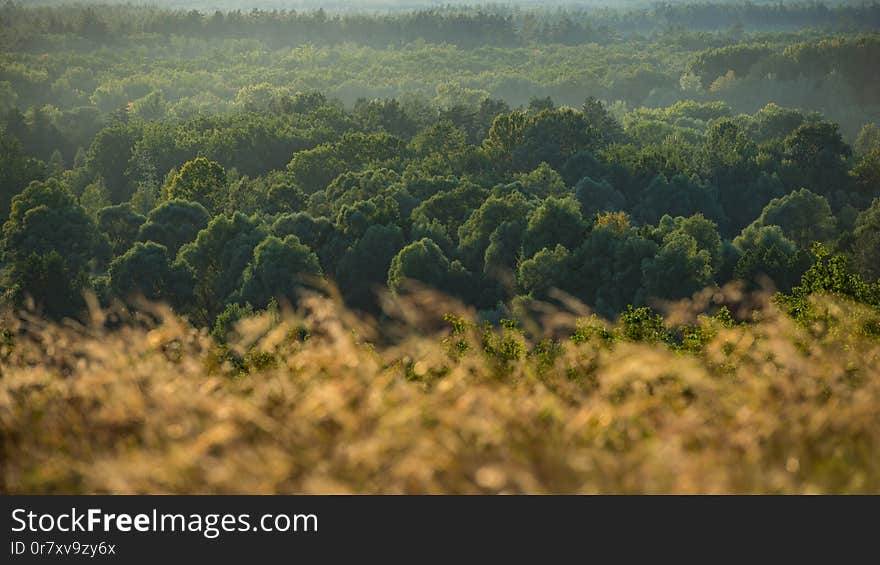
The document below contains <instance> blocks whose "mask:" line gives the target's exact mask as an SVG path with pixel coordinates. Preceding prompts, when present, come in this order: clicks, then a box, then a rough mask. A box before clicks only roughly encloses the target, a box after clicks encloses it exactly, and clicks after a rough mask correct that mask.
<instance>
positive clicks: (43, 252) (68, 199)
mask: <svg viewBox="0 0 880 565" xmlns="http://www.w3.org/2000/svg"><path fill="white" fill-rule="evenodd" d="M108 247H109V246H108V244H107V240H106V239H105V238H104V237H103V236H102V235H101V234H100V233H99V232H98V231H97V230H96V229H95V226H94V224H93V223H92V221H91V220H90V219H89V218H88V216H86V214H85V212H84V211H83V209H82V207H80V206H79V204H77V203H76V199H75V198H74V197H73V195H72V194H70V192H69V191H68V190H67V189H66V188H65V187H64V186H62V185H61V184H60V183H59V182H58V181H57V180H55V179H49V180H48V181H46V182H39V181H34V182H32V183H31V184H30V185H28V187H27V188H26V189H25V190H24V191H22V192H21V193H20V194H18V195H17V196H15V197H14V198H13V199H12V209H11V211H10V214H9V219H8V220H7V221H6V223H5V224H3V238H2V240H0V249H2V251H3V256H4V261H5V262H6V264H7V270H8V272H7V276H8V283H9V287H10V288H11V289H12V292H13V295H14V298H15V300H16V302H18V303H19V304H20V303H21V300H22V299H24V298H25V297H26V296H30V297H32V298H33V299H34V301H35V303H36V305H37V307H38V308H42V309H43V310H44V312H45V313H46V314H47V315H49V316H52V317H56V318H58V317H62V316H68V315H73V314H76V313H77V312H78V311H79V309H80V308H81V306H82V300H81V295H80V294H81V291H82V289H83V288H84V287H85V286H86V285H87V283H88V271H89V263H90V262H91V261H92V260H93V259H95V258H103V256H104V255H105V254H106V253H107V251H108Z"/></svg>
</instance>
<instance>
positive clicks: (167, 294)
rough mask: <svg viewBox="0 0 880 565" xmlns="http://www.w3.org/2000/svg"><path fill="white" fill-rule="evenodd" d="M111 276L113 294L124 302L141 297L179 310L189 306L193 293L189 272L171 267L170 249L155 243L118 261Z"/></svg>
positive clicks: (112, 265) (136, 247) (136, 248)
mask: <svg viewBox="0 0 880 565" xmlns="http://www.w3.org/2000/svg"><path fill="white" fill-rule="evenodd" d="M108 274H109V275H110V283H109V287H110V291H111V292H112V293H113V295H114V296H117V297H119V298H121V299H129V298H135V297H138V296H142V297H144V298H146V299H148V300H153V301H167V302H169V303H171V304H173V305H175V306H178V305H184V304H186V303H187V301H188V299H189V298H190V295H191V293H192V287H193V279H192V274H191V273H190V271H189V270H188V269H186V268H185V267H184V266H183V265H180V264H175V263H172V258H171V257H170V256H169V254H168V249H166V248H165V246H164V245H159V244H158V243H154V242H152V241H148V242H146V243H143V242H140V241H139V242H137V243H135V244H134V246H132V247H131V248H130V249H129V250H128V251H126V252H125V253H124V254H122V255H120V256H119V257H116V258H115V259H114V260H113V261H112V262H111V263H110V268H109V269H108Z"/></svg>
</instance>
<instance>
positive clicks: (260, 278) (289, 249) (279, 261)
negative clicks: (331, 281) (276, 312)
mask: <svg viewBox="0 0 880 565" xmlns="http://www.w3.org/2000/svg"><path fill="white" fill-rule="evenodd" d="M320 276H321V266H320V265H319V264H318V257H317V256H316V255H315V254H314V253H313V252H312V250H311V249H309V248H308V247H306V246H305V245H303V244H302V243H300V241H299V239H297V237H296V236H292V235H289V236H287V237H285V238H284V239H279V238H277V237H275V236H271V235H270V236H269V237H267V238H266V239H264V240H263V241H262V242H260V244H259V245H257V246H256V248H254V250H253V261H251V263H250V264H249V265H248V266H247V268H246V269H245V271H244V273H243V275H242V283H241V290H240V291H239V297H240V300H241V301H244V302H247V303H249V304H251V305H252V306H253V307H254V308H256V309H262V308H265V307H266V306H267V305H268V304H269V303H270V302H271V301H272V299H273V298H274V299H276V300H278V301H284V302H287V303H290V304H291V305H295V304H296V302H297V293H298V292H299V291H300V290H301V289H303V288H314V283H315V280H314V279H316V278H317V277H320Z"/></svg>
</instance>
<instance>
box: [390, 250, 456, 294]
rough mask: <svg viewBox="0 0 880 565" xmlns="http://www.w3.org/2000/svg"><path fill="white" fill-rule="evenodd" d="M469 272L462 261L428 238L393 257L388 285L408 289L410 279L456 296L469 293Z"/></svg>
mask: <svg viewBox="0 0 880 565" xmlns="http://www.w3.org/2000/svg"><path fill="white" fill-rule="evenodd" d="M467 279H468V273H467V271H465V269H464V267H463V266H462V265H461V263H459V262H458V261H450V260H449V259H448V258H447V257H446V255H444V254H443V251H442V250H441V249H440V247H438V246H437V244H436V243H434V242H433V241H431V240H430V239H428V238H422V239H420V240H419V241H415V242H413V243H410V244H409V245H407V246H406V247H404V248H403V249H401V250H400V252H399V253H398V254H397V255H395V256H394V259H392V260H391V266H390V267H389V269H388V288H390V289H391V291H392V292H394V293H399V292H402V291H404V290H405V285H406V284H407V281H416V282H419V283H421V284H423V285H426V286H428V287H431V288H435V289H437V290H440V291H441V292H445V293H447V294H451V295H453V296H463V294H465V292H464V291H465V289H466V286H465V285H466V284H467Z"/></svg>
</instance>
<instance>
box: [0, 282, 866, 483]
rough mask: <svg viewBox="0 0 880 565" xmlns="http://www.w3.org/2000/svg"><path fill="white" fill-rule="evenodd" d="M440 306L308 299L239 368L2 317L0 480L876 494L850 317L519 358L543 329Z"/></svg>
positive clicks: (264, 332) (179, 350)
mask: <svg viewBox="0 0 880 565" xmlns="http://www.w3.org/2000/svg"><path fill="white" fill-rule="evenodd" d="M454 307H455V306H454V305H451V304H447V303H445V302H444V301H442V300H441V299H440V298H439V297H436V296H433V295H426V294H422V295H416V296H413V297H411V298H410V299H408V300H401V301H398V302H396V303H394V308H389V311H390V312H391V313H390V315H389V318H388V319H387V320H384V321H383V323H382V324H381V326H379V325H376V324H370V323H367V322H365V321H363V320H360V319H358V318H357V317H356V316H353V315H352V314H350V313H348V312H345V311H344V310H342V309H341V308H340V307H339V306H338V304H337V303H336V302H334V301H331V300H329V299H326V298H320V297H311V298H308V299H306V300H304V301H303V306H302V308H301V311H299V312H297V313H296V314H293V313H287V314H284V315H282V316H281V317H280V319H278V318H277V317H271V316H266V317H263V318H259V317H258V318H253V319H249V320H245V321H244V322H243V323H241V324H240V326H239V328H238V330H239V331H238V335H237V336H236V340H237V341H238V342H239V343H238V345H236V344H232V347H231V351H232V353H233V354H234V355H232V357H234V358H236V359H239V360H242V359H243V361H240V362H239V363H233V362H230V361H229V360H228V359H229V357H230V356H229V355H225V354H224V353H223V352H221V351H219V350H218V347H217V346H216V344H214V343H213V342H212V341H211V340H210V339H209V338H208V337H207V334H206V333H205V332H204V331H198V330H196V329H194V328H193V327H191V326H190V325H188V324H187V323H185V322H184V321H181V320H180V319H179V318H176V317H175V316H174V315H172V314H171V313H170V312H169V311H165V310H161V309H156V310H155V311H153V312H152V313H151V315H150V316H142V317H140V318H138V319H133V320H127V321H126V323H124V324H121V325H120V327H117V328H114V329H112V330H105V329H103V328H104V327H105V324H104V321H105V320H104V319H105V317H106V316H109V315H110V314H108V313H105V312H99V311H97V310H95V311H94V312H93V317H94V319H95V320H94V323H93V324H92V326H91V327H84V326H78V325H74V324H67V325H57V324H50V323H45V322H42V321H40V320H38V319H26V320H20V319H18V318H13V317H12V316H7V317H6V318H5V320H6V321H5V322H4V325H5V328H6V329H7V330H8V331H9V332H11V334H12V335H13V336H14V345H13V346H12V347H11V349H10V348H8V347H7V348H6V349H4V354H3V355H5V357H0V363H2V365H0V367H2V369H0V370H2V376H0V461H2V466H0V481H2V483H0V489H2V490H3V491H4V492H9V493H33V492H40V493H105V492H110V493H189V492H196V493H236V492H256V493H327V492H334V493H335V492H340V493H352V492H353V493H496V492H509V493H518V492H528V493H551V492H570V493H628V492H650V493H666V492H678V493H695V492H699V493H831V492H846V493H849V492H877V491H878V490H880V342H878V340H877V339H876V338H872V337H869V336H866V335H865V332H863V331H862V330H863V328H864V322H865V321H866V320H867V319H868V317H869V316H871V314H870V313H869V312H867V311H863V310H861V309H860V308H859V307H857V306H855V305H852V304H846V303H840V302H832V301H829V300H825V301H822V302H820V303H819V304H818V305H817V308H818V309H820V310H823V311H824V313H825V314H826V315H825V316H823V317H821V318H820V319H822V320H824V322H823V323H822V324H821V325H815V326H813V327H804V326H802V325H799V324H797V323H795V322H794V321H792V320H791V319H789V318H788V317H787V316H784V315H782V314H780V313H779V312H778V311H776V310H775V309H774V308H773V307H771V306H764V307H763V308H762V309H761V310H760V312H759V315H758V316H757V319H758V321H757V322H755V323H751V324H741V325H735V326H734V327H721V328H717V334H716V335H715V336H714V337H713V338H711V340H710V341H709V342H708V343H707V344H706V345H705V346H704V347H703V348H702V349H701V350H699V351H698V352H696V353H683V352H680V351H673V350H672V349H670V348H669V347H667V346H665V345H661V344H645V343H633V342H628V341H625V340H617V341H607V340H603V339H599V338H598V337H595V336H594V337H591V338H589V339H586V341H584V342H583V343H578V344H575V343H573V342H571V341H569V340H566V339H560V340H559V342H558V344H561V347H559V346H558V345H557V344H556V342H553V341H544V342H543V343H544V345H543V346H541V347H536V346H535V345H536V343H537V342H538V341H539V340H542V339H544V338H545V337H547V336H543V335H538V334H535V335H534V337H531V338H526V337H525V336H524V335H523V334H522V333H520V332H518V331H513V330H509V329H508V330H505V331H500V330H498V331H497V332H496V334H495V336H494V337H492V336H488V337H487V335H486V334H484V333H482V331H481V330H480V329H479V326H478V325H476V324H474V325H470V324H467V323H462V324H460V325H459V327H458V329H459V331H458V332H457V335H450V331H449V329H448V328H449V325H448V324H445V323H444V322H443V321H442V313H444V312H447V311H450V310H449V309H450V308H454ZM874 316H876V314H874ZM148 317H149V318H150V319H151V320H156V319H158V320H159V321H158V322H153V321H147V320H146V318H148ZM576 318H577V316H575V315H574V314H567V313H563V312H554V313H552V314H548V315H547V316H545V317H544V318H542V319H538V320H535V321H534V324H533V326H529V327H532V328H533V331H530V332H529V333H530V335H531V334H533V333H534V332H535V331H537V332H540V331H542V328H553V329H552V330H548V332H551V333H553V334H554V335H564V334H565V331H564V328H566V327H568V328H574V327H575V326H576V325H577V323H578V321H577V319H576ZM525 326H528V324H525ZM379 328H381V331H379ZM304 329H307V332H305V331H303V330H304ZM612 329H613V328H612ZM303 336H307V337H305V338H304V337H303ZM551 337H552V336H551ZM548 344H551V345H552V346H549V345H548ZM242 363H244V364H245V365H248V366H250V367H251V369H250V371H249V372H248V373H243V372H242V369H241V367H242Z"/></svg>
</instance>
